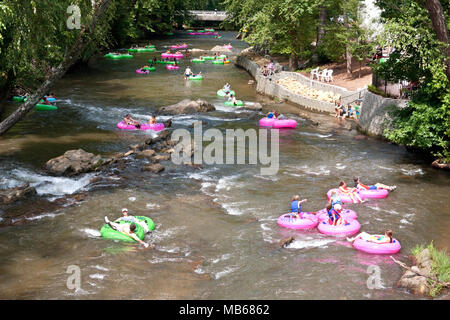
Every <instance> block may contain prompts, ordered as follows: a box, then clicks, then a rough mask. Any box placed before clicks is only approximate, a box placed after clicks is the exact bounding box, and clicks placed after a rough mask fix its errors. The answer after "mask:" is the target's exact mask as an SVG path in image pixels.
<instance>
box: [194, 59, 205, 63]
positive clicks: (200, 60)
mask: <svg viewBox="0 0 450 320" xmlns="http://www.w3.org/2000/svg"><path fill="white" fill-rule="evenodd" d="M191 61H192V62H194V63H205V60H203V59H192V60H191Z"/></svg>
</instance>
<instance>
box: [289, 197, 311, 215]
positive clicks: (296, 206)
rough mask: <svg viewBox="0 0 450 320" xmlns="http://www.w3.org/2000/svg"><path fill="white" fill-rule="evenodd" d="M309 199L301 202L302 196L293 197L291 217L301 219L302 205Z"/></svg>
mask: <svg viewBox="0 0 450 320" xmlns="http://www.w3.org/2000/svg"><path fill="white" fill-rule="evenodd" d="M306 201H307V199H303V200H300V196H299V195H298V194H297V195H295V196H293V197H292V200H291V215H294V216H296V217H297V218H301V216H300V212H301V211H302V203H305V202H306Z"/></svg>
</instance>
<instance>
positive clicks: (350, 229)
mask: <svg viewBox="0 0 450 320" xmlns="http://www.w3.org/2000/svg"><path fill="white" fill-rule="evenodd" d="M347 223H348V224H347V225H343V226H332V225H331V224H329V223H328V221H327V220H324V221H321V222H320V223H319V225H318V226H317V229H318V230H319V232H320V233H323V234H327V235H331V236H349V235H352V234H355V233H357V232H358V231H359V229H360V228H361V225H360V224H359V222H358V220H350V221H347Z"/></svg>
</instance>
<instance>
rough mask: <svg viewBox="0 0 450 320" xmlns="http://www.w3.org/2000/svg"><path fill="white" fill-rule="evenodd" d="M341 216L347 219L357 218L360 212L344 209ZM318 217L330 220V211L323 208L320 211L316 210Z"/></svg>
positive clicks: (321, 219) (320, 219)
mask: <svg viewBox="0 0 450 320" xmlns="http://www.w3.org/2000/svg"><path fill="white" fill-rule="evenodd" d="M341 216H342V217H343V218H344V219H345V220H355V219H357V218H358V214H357V213H356V212H355V211H353V210H350V209H342V212H341ZM316 217H317V218H318V219H319V221H324V220H328V213H327V209H322V210H320V211H317V212H316Z"/></svg>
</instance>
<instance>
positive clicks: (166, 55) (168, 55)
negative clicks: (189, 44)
mask: <svg viewBox="0 0 450 320" xmlns="http://www.w3.org/2000/svg"><path fill="white" fill-rule="evenodd" d="M161 57H162V58H176V59H181V58H183V54H182V53H165V52H164V53H161Z"/></svg>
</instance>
